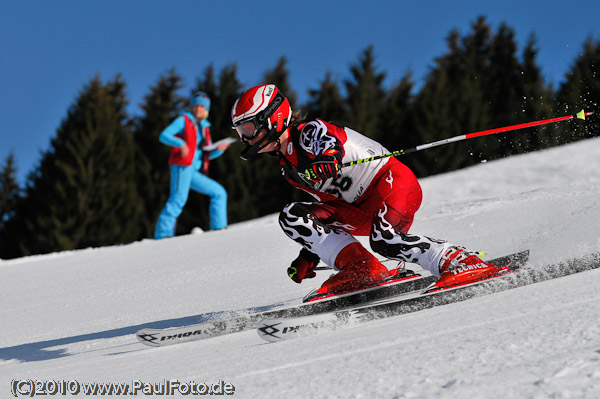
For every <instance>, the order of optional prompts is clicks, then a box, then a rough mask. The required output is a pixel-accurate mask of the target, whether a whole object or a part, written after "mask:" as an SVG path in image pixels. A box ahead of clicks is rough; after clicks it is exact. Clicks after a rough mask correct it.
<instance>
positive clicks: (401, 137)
mask: <svg viewBox="0 0 600 399" xmlns="http://www.w3.org/2000/svg"><path fill="white" fill-rule="evenodd" d="M413 87H414V84H413V82H412V76H411V74H407V75H405V76H404V77H403V78H402V80H401V81H400V82H399V83H398V84H397V85H396V86H394V87H392V89H391V90H390V91H389V93H388V95H387V97H386V103H385V106H384V112H383V113H382V115H383V116H382V118H381V128H382V131H383V134H382V137H381V140H380V142H381V144H383V146H384V147H386V148H387V149H388V150H390V151H396V150H400V149H403V148H408V147H413V146H416V145H419V144H422V143H420V142H418V138H417V137H416V136H415V135H414V134H413V130H414V128H413V126H414V125H413V123H414V120H413V119H412V118H411V115H412V105H413V104H412V101H413V98H412V90H413ZM405 161H406V160H403V162H405Z"/></svg>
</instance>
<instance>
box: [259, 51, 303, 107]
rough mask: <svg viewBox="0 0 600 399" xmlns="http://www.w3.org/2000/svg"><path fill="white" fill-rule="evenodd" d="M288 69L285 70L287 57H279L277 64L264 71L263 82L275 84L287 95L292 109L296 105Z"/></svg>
mask: <svg viewBox="0 0 600 399" xmlns="http://www.w3.org/2000/svg"><path fill="white" fill-rule="evenodd" d="M289 75H290V73H289V71H288V70H287V59H286V58H285V57H281V58H279V60H278V61H277V65H275V68H273V69H272V70H269V71H267V72H266V73H265V75H264V79H263V82H264V83H265V84H267V83H268V84H274V85H275V86H277V88H278V89H279V91H281V93H283V95H284V96H286V97H287V99H288V101H289V102H290V105H291V107H292V109H296V107H297V105H298V101H297V98H298V96H297V95H296V92H295V91H294V90H292V87H291V86H290V84H289Z"/></svg>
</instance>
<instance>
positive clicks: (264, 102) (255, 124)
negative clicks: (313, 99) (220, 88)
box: [231, 84, 292, 160]
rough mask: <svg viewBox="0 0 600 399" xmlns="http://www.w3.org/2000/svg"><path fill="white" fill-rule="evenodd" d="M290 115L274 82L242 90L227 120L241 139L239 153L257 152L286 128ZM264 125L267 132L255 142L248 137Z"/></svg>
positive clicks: (285, 99)
mask: <svg viewBox="0 0 600 399" xmlns="http://www.w3.org/2000/svg"><path fill="white" fill-rule="evenodd" d="M291 116H292V108H291V107H290V103H289V101H288V99H287V98H286V97H285V96H284V95H283V94H281V92H280V91H279V89H277V86H275V85H272V84H267V85H260V86H255V87H252V88H251V89H248V90H246V91H245V92H244V93H242V95H241V96H240V98H238V99H237V100H236V102H235V104H233V108H232V109H231V121H232V122H233V127H234V129H235V130H236V131H237V133H238V135H239V136H240V139H241V140H242V142H243V143H245V144H247V147H246V148H245V149H244V151H242V154H241V157H242V159H244V160H248V159H250V158H252V157H254V156H255V155H256V154H258V151H260V150H261V149H262V148H264V147H265V146H267V145H268V144H270V143H272V142H274V141H277V140H278V139H279V136H281V134H282V133H283V132H284V131H285V129H287V127H288V124H289V122H290V119H291ZM263 129H265V130H266V131H267V134H265V136H264V137H263V138H262V139H261V140H259V141H258V142H257V143H255V144H253V145H250V143H249V141H250V140H252V139H253V138H255V137H256V136H258V135H259V133H260V132H261V131H262V130H263Z"/></svg>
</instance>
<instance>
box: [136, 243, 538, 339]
mask: <svg viewBox="0 0 600 399" xmlns="http://www.w3.org/2000/svg"><path fill="white" fill-rule="evenodd" d="M528 259H529V251H528V250H527V251H523V252H518V253H514V254H511V255H508V256H504V257H501V258H497V259H492V260H490V261H489V263H492V264H495V265H496V266H499V267H501V268H503V270H502V271H501V273H499V274H497V275H495V276H492V277H490V278H488V279H486V280H482V281H477V282H475V283H471V284H467V285H461V286H456V287H449V288H446V289H442V290H436V291H432V292H428V291H427V289H428V287H430V286H431V284H432V283H434V282H435V281H436V280H437V279H436V278H435V277H433V276H421V275H418V274H414V273H411V272H407V273H404V274H400V275H397V276H395V278H394V279H393V281H388V282H385V283H383V285H380V286H375V287H372V288H368V289H364V290H360V291H356V292H350V293H346V294H343V295H340V296H335V297H331V298H325V299H319V300H316V301H314V302H307V303H303V304H300V305H293V306H287V307H282V308H278V309H274V310H269V311H265V312H260V313H252V314H249V315H242V316H238V317H234V318H230V319H227V320H217V321H210V322H206V323H200V324H195V325H189V326H183V327H174V328H168V329H151V328H144V329H141V330H140V331H138V332H137V333H136V337H137V339H138V340H139V341H140V342H141V343H143V344H145V345H149V346H166V345H173V344H177V343H181V342H187V341H195V340H199V339H205V338H210V337H216V336H220V335H224V334H230V333H235V332H240V331H246V330H250V329H257V332H258V335H259V336H260V337H261V338H263V339H265V340H267V341H270V342H276V341H281V340H285V339H290V338H295V337H299V336H304V335H310V334H314V333H315V332H317V331H319V330H321V329H329V330H331V329H335V328H338V327H340V326H344V325H348V324H352V323H360V322H365V321H369V320H375V319H380V318H383V317H390V316H395V315H399V314H404V313H409V312H415V311H418V310H421V309H426V308H430V307H433V306H437V305H442V304H445V303H451V302H456V301H460V300H464V299H467V298H470V297H472V296H475V295H478V292H477V290H478V289H479V288H481V287H485V286H488V288H489V287H491V286H490V284H491V282H492V281H494V280H498V279H503V280H506V279H505V277H507V276H508V275H511V274H512V273H515V272H517V271H518V270H519V268H520V267H522V266H523V265H525V264H526V263H527V261H528ZM509 288H510V287H509ZM500 289H502V288H500ZM504 289H506V288H504ZM492 292H493V291H492Z"/></svg>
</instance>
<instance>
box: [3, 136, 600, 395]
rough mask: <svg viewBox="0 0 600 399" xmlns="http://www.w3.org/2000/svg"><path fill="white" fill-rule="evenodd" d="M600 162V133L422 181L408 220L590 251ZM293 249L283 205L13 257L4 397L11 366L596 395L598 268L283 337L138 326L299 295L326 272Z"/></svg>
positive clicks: (547, 253) (599, 383)
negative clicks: (201, 226)
mask: <svg viewBox="0 0 600 399" xmlns="http://www.w3.org/2000/svg"><path fill="white" fill-rule="evenodd" d="M406 161H407V163H408V164H410V157H409V156H407V157H406ZM599 171H600V139H592V140H587V141H583V142H579V143H576V144H572V145H569V146H564V147H560V148H556V149H551V150H547V151H543V152H537V153H532V154H527V155H521V156H515V157H511V158H509V159H504V160H500V161H495V162H489V163H486V164H480V165H478V166H476V167H472V168H469V169H465V170H461V171H457V172H453V173H449V174H445V175H440V176H435V177H431V178H428V179H424V180H423V181H422V185H423V189H424V194H425V197H424V198H425V199H424V203H423V205H422V208H421V210H420V211H419V213H418V214H417V220H416V221H415V223H414V225H413V227H412V231H414V232H418V233H422V234H426V235H429V236H432V237H436V238H444V239H447V240H449V241H452V242H454V243H457V244H462V245H465V246H467V247H469V248H473V249H479V248H483V249H485V250H486V251H487V253H488V254H489V256H490V257H494V256H499V255H503V254H505V253H509V252H514V251H517V250H523V249H527V248H530V249H531V265H532V267H536V266H538V267H540V266H542V265H545V264H548V263H552V262H555V261H559V260H560V261H564V260H569V259H574V258H583V257H585V256H586V255H590V254H594V253H598V252H600V172H599ZM282 205H283V204H282ZM298 249H299V248H298V246H297V245H296V244H295V243H294V242H292V241H291V240H289V239H287V238H286V237H285V235H284V234H283V232H281V230H280V229H279V226H278V224H277V215H271V216H268V217H265V218H262V219H258V220H254V221H250V222H246V223H240V224H237V225H233V226H231V227H230V228H229V229H228V230H226V231H220V232H210V233H205V234H201V235H189V236H182V237H176V238H173V239H167V240H162V241H158V242H155V241H152V240H144V241H142V242H136V243H133V244H130V245H123V246H114V247H108V248H98V249H86V250H81V251H72V252H65V253H56V254H50V255H43V256H32V257H27V258H21V259H16V260H9V261H0V282H2V289H1V290H0V320H1V326H2V328H1V331H2V334H0V398H5V397H6V398H8V397H11V394H10V389H11V381H12V380H13V379H41V380H49V379H54V380H77V381H78V382H81V383H86V382H124V383H130V384H131V383H132V381H137V380H141V381H142V382H145V383H160V382H164V380H165V379H167V380H171V379H177V380H179V381H181V382H187V381H195V382H196V383H203V382H205V383H208V384H212V383H216V382H218V381H219V380H220V379H221V380H223V381H225V382H226V383H230V384H232V385H233V386H234V387H235V394H234V395H233V397H239V398H263V397H264V398H280V397H281V398H284V397H285V398H424V397H426V398H442V397H443V398H476V397H481V398H522V397H533V398H545V397H558V398H562V397H577V398H598V397H600V322H599V320H600V269H593V270H589V271H585V272H581V273H577V274H573V275H570V276H567V277H561V278H557V279H553V280H548V281H544V282H540V283H536V284H532V285H528V286H525V287H520V288H517V289H514V290H510V291H505V292H501V293H497V294H493V295H488V296H483V297H479V298H474V299H470V300H467V301H464V302H460V303H455V304H451V305H446V306H441V307H437V308H433V309H428V310H424V311H421V312H418V313H413V314H407V315H403V316H398V317H394V318H390V319H386V320H382V321H376V322H371V323H368V324H363V325H355V326H350V327H347V328H345V329H341V330H338V331H335V332H332V331H325V332H323V333H321V334H318V335H314V336H311V337H305V338H300V339H297V340H292V341H287V342H281V343H277V344H267V343H265V342H264V341H262V340H261V339H260V338H259V337H258V335H257V334H256V332H255V331H247V332H243V333H237V334H232V335H228V336H223V337H218V338H213V339H208V340H204V341H198V342H191V343H185V344H181V345H175V346H171V347H166V348H149V347H146V346H144V345H142V344H140V343H138V342H137V340H136V339H135V337H134V335H133V334H134V332H135V331H136V330H138V329H140V328H141V327H146V326H152V327H170V326H178V325H184V324H190V323H195V322H199V321H202V320H206V319H208V318H211V317H224V316H225V315H226V314H227V313H228V312H231V311H244V310H260V309H264V308H268V307H271V306H273V305H277V304H281V303H287V302H299V301H300V298H301V297H302V296H303V295H304V294H305V293H306V292H307V291H309V290H310V289H312V288H313V287H315V286H318V285H319V284H320V283H321V282H322V281H324V280H325V279H326V278H327V277H328V274H329V273H327V272H321V274H320V275H319V276H318V277H317V278H316V279H313V280H311V281H307V282H305V283H303V284H302V285H297V284H294V283H292V282H291V281H290V280H289V279H288V277H287V276H286V273H285V269H286V267H287V265H288V263H289V261H290V260H291V259H293V258H294V257H295V256H296V254H297V251H298ZM79 396H81V397H84V395H83V393H80V395H79ZM105 397H108V396H105ZM113 397H119V396H113ZM140 397H143V395H142V394H140ZM147 397H150V396H147Z"/></svg>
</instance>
